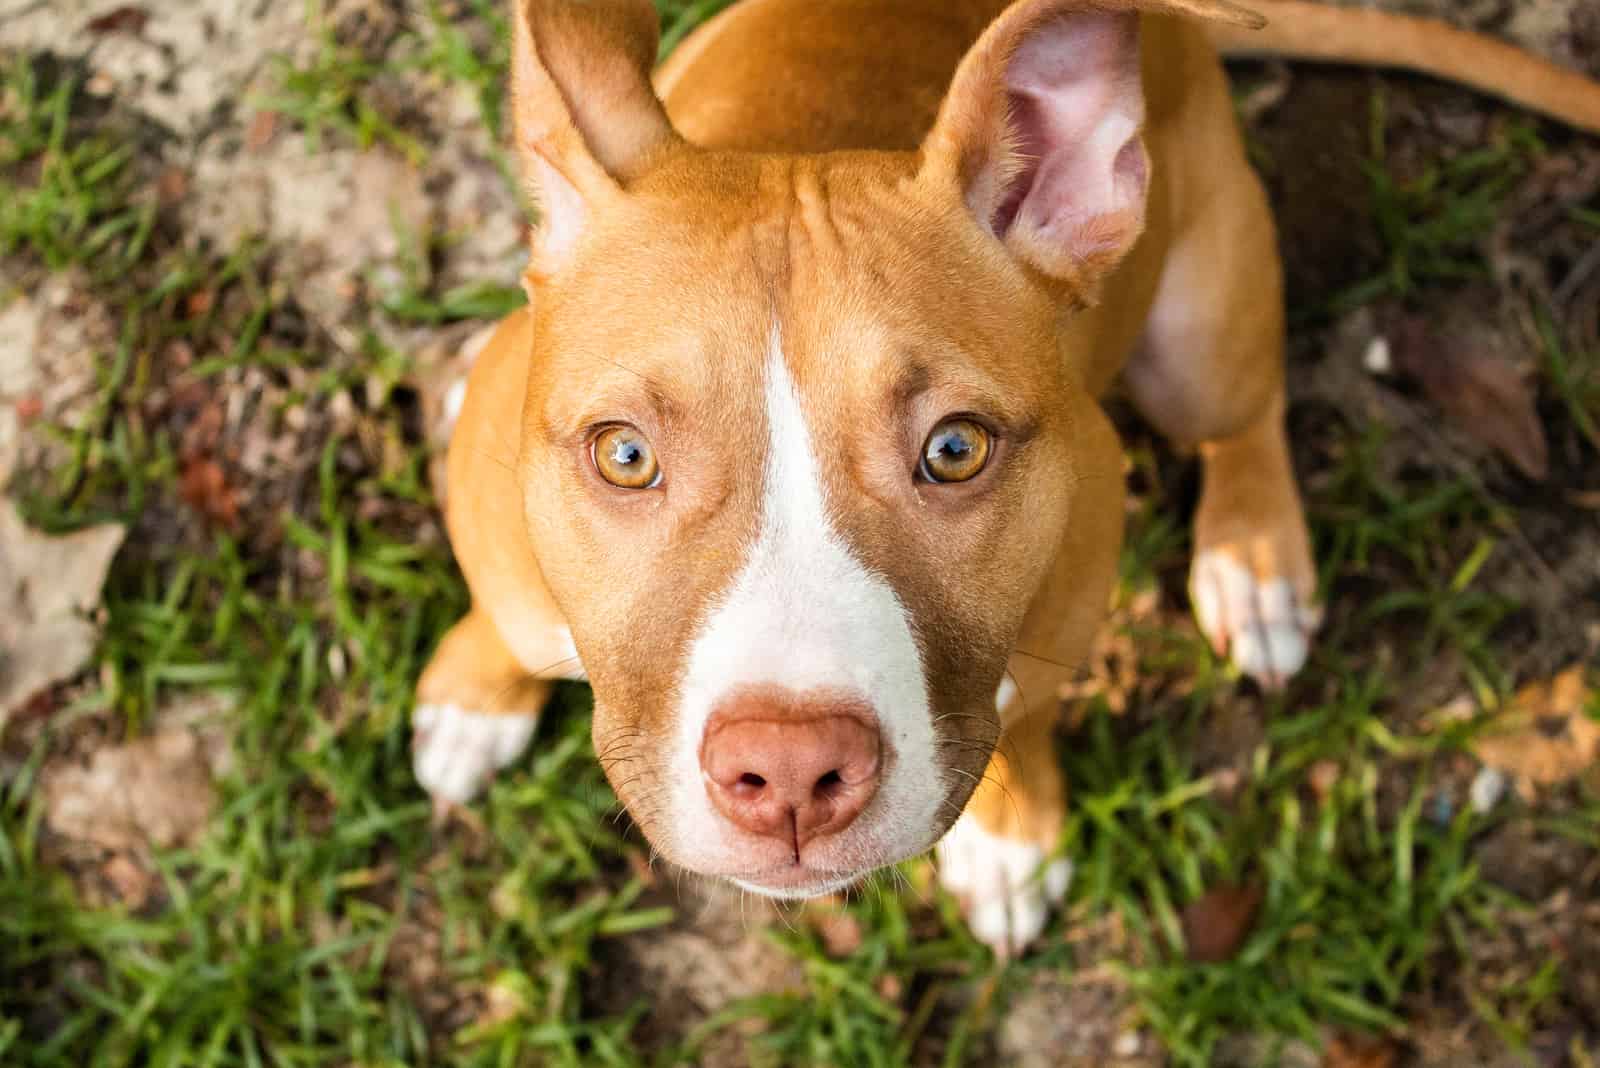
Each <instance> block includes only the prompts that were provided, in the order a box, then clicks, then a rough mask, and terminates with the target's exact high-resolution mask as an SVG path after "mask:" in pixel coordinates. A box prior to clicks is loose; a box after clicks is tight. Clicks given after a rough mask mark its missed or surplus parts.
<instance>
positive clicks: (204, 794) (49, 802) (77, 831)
mask: <svg viewBox="0 0 1600 1068" xmlns="http://www.w3.org/2000/svg"><path fill="white" fill-rule="evenodd" d="M41 787H42V788H43V790H44V804H45V819H46V821H47V822H48V823H49V824H50V827H51V829H52V830H54V831H55V832H56V833H58V834H63V835H66V836H67V837H69V838H77V839H80V840H82V841H85V842H91V843H93V844H95V845H98V846H102V847H104V848H106V849H136V848H139V847H142V846H146V845H155V846H162V847H167V846H174V845H187V844H192V843H193V842H194V841H195V839H196V838H198V837H199V835H200V832H201V831H202V830H204V829H205V825H206V821H207V820H209V819H210V818H211V807H212V805H213V803H214V802H215V797H216V795H215V792H214V791H213V789H212V786H211V766H210V763H209V761H208V760H207V758H206V751H205V748H204V746H203V745H202V744H201V742H200V740H199V739H198V738H197V737H196V736H195V734H194V732H193V731H190V730H187V729H182V728H179V729H174V730H165V731H162V732H160V733H159V734H154V735H151V736H150V737H147V738H140V739H138V740H137V741H134V742H130V743H128V744H127V745H118V746H111V747H108V748H105V749H100V750H97V751H96V752H95V754H94V756H93V757H92V758H91V759H90V762H89V765H88V767H80V766H75V765H69V766H61V765H55V766H51V767H48V768H46V769H45V772H44V773H43V775H41Z"/></svg>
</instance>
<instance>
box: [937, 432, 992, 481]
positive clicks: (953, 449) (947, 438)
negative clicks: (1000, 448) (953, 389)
mask: <svg viewBox="0 0 1600 1068" xmlns="http://www.w3.org/2000/svg"><path fill="white" fill-rule="evenodd" d="M988 462H989V432H988V431H987V430H985V429H983V427H981V426H979V425H978V424H977V423H974V422H973V421H972V420H971V419H946V420H945V421H944V422H942V423H940V424H939V425H938V426H936V427H934V428H933V433H931V434H929V435H928V441H927V444H925V445H923V446H922V477H923V478H926V479H927V480H928V481H929V482H966V481H967V480H969V479H972V478H975V477H976V476H977V474H978V472H979V471H982V470H983V465H984V464H986V463H988Z"/></svg>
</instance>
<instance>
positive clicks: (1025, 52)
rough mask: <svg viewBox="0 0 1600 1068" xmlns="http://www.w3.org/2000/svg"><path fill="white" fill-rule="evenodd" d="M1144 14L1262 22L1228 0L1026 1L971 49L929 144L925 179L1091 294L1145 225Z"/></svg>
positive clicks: (1024, 255)
mask: <svg viewBox="0 0 1600 1068" xmlns="http://www.w3.org/2000/svg"><path fill="white" fill-rule="evenodd" d="M1142 12H1159V13H1163V14H1181V15H1195V16H1200V17H1206V18H1220V19H1224V20H1226V21H1229V22H1238V23H1241V24H1245V25H1259V24H1260V19H1259V18H1258V17H1257V16H1255V15H1253V14H1251V13H1250V12H1247V11H1245V10H1244V9H1242V8H1237V7H1234V6H1233V5H1231V4H1229V3H1227V2H1226V0H1020V2H1019V3H1015V4H1013V5H1012V6H1011V7H1009V8H1007V9H1006V10H1005V12H1004V13H1002V14H1001V15H1000V17H999V18H998V19H996V20H995V21H994V22H993V23H992V24H991V25H990V26H989V28H988V29H987V30H985V31H984V34H983V36H982V37H980V38H979V39H978V42H977V43H976V44H975V45H973V46H972V48H971V50H970V51H968V53H967V55H966V57H965V58H964V59H963V60H962V61H961V65H960V66H959V67H958V68H957V70H956V74H955V78H954V80H953V81H952V82H951V85H950V91H949V92H948V93H947V94H946V96H945V99H944V103H943V105H942V106H941V107H940V109H939V116H938V118H937V120H935V122H934V126H933V130H932V131H931V132H930V133H929V134H928V137H927V139H926V140H925V141H924V142H923V145H922V154H923V162H922V168H921V175H920V178H921V180H923V181H925V182H929V183H932V184H933V185H935V186H942V187H944V188H945V189H946V190H947V191H949V192H952V193H954V194H956V195H958V196H960V197H961V199H962V200H963V201H964V202H965V204H966V206H967V209H968V210H969V211H970V212H971V213H972V214H973V215H974V216H975V217H976V219H977V221H978V223H979V224H980V225H981V226H983V227H984V228H985V229H987V230H988V231H989V232H990V233H992V234H994V236H995V237H996V238H998V239H999V240H1000V241H1001V242H1002V243H1003V244H1004V245H1005V246H1006V247H1007V249H1008V250H1010V251H1011V253H1012V254H1013V255H1015V256H1017V257H1018V258H1019V259H1021V260H1022V261H1023V262H1025V263H1027V264H1028V265H1029V266H1031V267H1033V268H1034V269H1035V270H1038V271H1041V272H1043V273H1044V274H1046V275H1049V276H1051V277H1053V278H1057V279H1060V280H1062V281H1063V282H1066V283H1067V284H1069V285H1070V286H1071V287H1073V288H1074V289H1076V290H1078V291H1079V292H1080V293H1084V294H1087V293H1089V292H1091V291H1092V289H1093V287H1094V285H1095V283H1096V282H1098V281H1099V280H1100V279H1101V278H1102V277H1104V275H1105V274H1106V273H1107V272H1109V271H1110V270H1111V269H1112V268H1113V267H1115V266H1116V264H1117V263H1118V262H1119V261H1120V260H1121V259H1122V257H1123V256H1124V255H1125V254H1126V253H1127V252H1128V250H1129V249H1130V248H1131V247H1132V246H1133V242H1134V241H1135V239H1137V238H1138V236H1139V233H1140V231H1141V230H1142V229H1143V228H1144V216H1145V197H1146V194H1147V192H1148V190H1149V179H1150V162H1149V158H1148V156H1146V154H1145V149H1144V142H1143V140H1142V139H1141V133H1142V130H1143V127H1144V89H1143V84H1142V79H1141V72H1140V53H1139V17H1140V14H1141V13H1142Z"/></svg>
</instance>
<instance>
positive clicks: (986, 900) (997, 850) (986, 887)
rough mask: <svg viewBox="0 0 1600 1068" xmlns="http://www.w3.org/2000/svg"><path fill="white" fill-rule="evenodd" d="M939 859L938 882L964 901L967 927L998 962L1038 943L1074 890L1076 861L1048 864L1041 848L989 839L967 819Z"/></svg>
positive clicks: (948, 839)
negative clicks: (1071, 888)
mask: <svg viewBox="0 0 1600 1068" xmlns="http://www.w3.org/2000/svg"><path fill="white" fill-rule="evenodd" d="M937 855H938V858H939V882H940V883H941V884H943V886H944V888H945V889H946V890H949V891H950V892H951V893H952V894H955V895H956V896H957V897H960V898H962V899H963V902H964V904H965V908H966V915H967V926H968V927H969V928H970V929H971V930H972V933H973V935H974V936H975V937H976V938H977V939H978V940H979V941H980V942H983V943H985V944H987V945H988V946H989V947H990V948H991V949H993V950H994V951H995V953H996V954H998V955H1000V956H1011V955H1012V954H1015V953H1019V952H1021V951H1022V950H1023V949H1025V948H1026V947H1027V945H1028V943H1030V942H1032V941H1033V940H1034V939H1035V938H1038V937H1039V933H1040V932H1041V931H1043V930H1044V925H1045V921H1046V920H1048V919H1049V917H1050V909H1051V907H1052V906H1055V905H1059V904H1060V903H1061V901H1062V899H1063V898H1065V897H1066V896H1067V887H1069V886H1070V885H1072V861H1070V860H1068V859H1067V858H1065V857H1060V858H1058V859H1056V860H1052V861H1051V862H1050V863H1048V864H1045V863H1044V859H1045V851H1044V850H1043V849H1042V848H1040V847H1039V846H1037V845H1035V844H1033V843H1032V842H1023V841H1018V840H1016V839H1012V838H1001V837H1000V836H999V835H995V834H990V833H989V832H988V831H986V830H984V829H983V828H982V827H980V826H978V821H977V820H975V819H973V818H972V817H971V816H969V815H963V816H962V817H961V818H960V819H958V820H956V824H955V826H954V827H951V828H950V833H949V834H947V835H945V836H944V837H943V838H942V839H940V841H939V845H938V849H937ZM1041 865H1043V870H1042V871H1041V870H1040V866H1041Z"/></svg>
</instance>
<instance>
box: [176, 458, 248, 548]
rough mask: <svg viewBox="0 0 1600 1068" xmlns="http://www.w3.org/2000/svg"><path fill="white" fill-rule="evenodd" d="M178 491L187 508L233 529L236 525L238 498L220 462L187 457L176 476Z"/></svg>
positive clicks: (237, 521) (237, 519)
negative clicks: (181, 469)
mask: <svg viewBox="0 0 1600 1068" xmlns="http://www.w3.org/2000/svg"><path fill="white" fill-rule="evenodd" d="M178 493H179V494H180V495H181V496H182V497H183V499H184V502H185V503H186V504H188V506H189V507H190V508H193V509H194V510H195V511H197V512H199V513H200V514H201V515H203V516H205V517H206V518H207V519H209V520H210V521H211V522H213V523H216V524H217V525H219V526H221V527H224V528H226V529H228V530H233V529H235V528H237V527H238V525H239V501H238V498H237V497H235V495H234V492H233V489H232V488H231V487H230V486H229V485H228V480H227V476H225V475H224V474H223V472H222V465H221V464H219V463H217V462H216V461H215V460H208V459H205V458H203V457H199V456H194V457H190V458H189V459H188V460H186V461H185V462H184V465H183V471H182V473H181V474H180V475H179V476H178Z"/></svg>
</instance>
